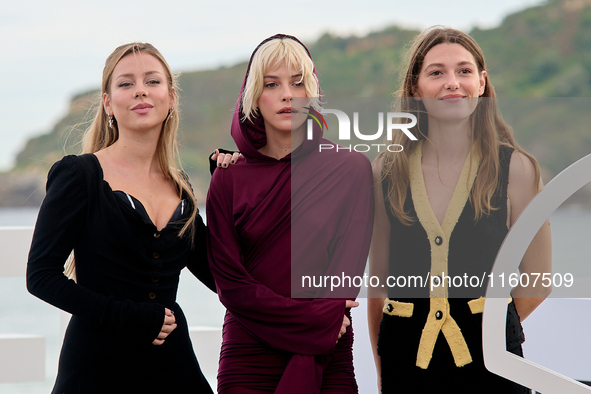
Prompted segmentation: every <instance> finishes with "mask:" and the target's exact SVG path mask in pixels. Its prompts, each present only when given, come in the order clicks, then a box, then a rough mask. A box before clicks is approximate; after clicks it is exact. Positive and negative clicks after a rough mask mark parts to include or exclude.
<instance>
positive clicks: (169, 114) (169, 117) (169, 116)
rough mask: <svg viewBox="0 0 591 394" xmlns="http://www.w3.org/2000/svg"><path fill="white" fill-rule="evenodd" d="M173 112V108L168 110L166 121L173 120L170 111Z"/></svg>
mask: <svg viewBox="0 0 591 394" xmlns="http://www.w3.org/2000/svg"><path fill="white" fill-rule="evenodd" d="M173 110H174V108H171V109H169V110H168V119H172V118H174V115H172V111H173Z"/></svg>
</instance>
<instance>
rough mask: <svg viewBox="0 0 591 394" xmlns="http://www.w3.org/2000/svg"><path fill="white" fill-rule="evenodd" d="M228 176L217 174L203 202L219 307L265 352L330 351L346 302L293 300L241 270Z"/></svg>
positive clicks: (240, 253)
mask: <svg viewBox="0 0 591 394" xmlns="http://www.w3.org/2000/svg"><path fill="white" fill-rule="evenodd" d="M230 173H231V171H216V173H215V174H214V176H213V178H212V181H211V185H210V188H209V192H208V196H207V220H208V227H209V231H210V237H209V240H210V248H209V252H210V253H209V256H210V265H211V271H212V273H213V276H214V278H215V281H216V285H217V289H218V295H219V298H220V301H221V302H222V304H224V306H226V308H227V309H228V310H229V311H230V312H231V313H232V315H233V316H234V317H235V318H236V320H237V321H238V322H239V323H240V324H241V325H242V326H243V327H245V328H246V329H247V330H248V331H250V333H251V334H253V335H255V336H256V337H258V338H259V339H261V340H262V341H264V342H266V343H267V344H269V345H270V346H272V347H274V348H276V349H279V350H283V351H287V352H291V353H297V354H306V355H326V354H331V353H332V352H333V351H334V348H335V345H336V342H337V337H338V334H339V331H340V328H341V326H342V323H343V317H344V314H345V301H344V300H337V299H314V300H309V299H292V298H289V297H284V296H282V295H279V294H277V293H275V292H274V291H272V290H271V289H269V288H268V287H267V286H265V285H264V284H262V283H260V282H258V281H257V280H255V279H254V278H253V277H252V276H251V275H250V273H249V272H248V271H247V270H246V268H245V267H244V264H243V255H242V252H241V249H240V239H239V236H238V233H237V231H236V228H235V226H234V219H233V206H232V205H233V196H232V191H231V188H230V187H228V188H226V187H225V185H224V183H226V182H227V181H226V180H228V178H229V177H230V176H231V175H230Z"/></svg>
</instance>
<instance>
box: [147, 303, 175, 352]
mask: <svg viewBox="0 0 591 394" xmlns="http://www.w3.org/2000/svg"><path fill="white" fill-rule="evenodd" d="M175 321H176V320H175V318H174V313H173V312H172V311H171V310H170V309H168V308H165V309H164V324H162V328H161V329H160V334H158V337H156V339H154V341H152V345H162V344H163V343H164V340H165V339H166V337H167V336H169V335H170V333H171V332H173V331H174V329H175V328H176V323H175Z"/></svg>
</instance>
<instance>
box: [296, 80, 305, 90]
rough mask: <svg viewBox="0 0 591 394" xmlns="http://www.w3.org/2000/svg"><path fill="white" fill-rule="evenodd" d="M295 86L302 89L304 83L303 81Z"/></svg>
mask: <svg viewBox="0 0 591 394" xmlns="http://www.w3.org/2000/svg"><path fill="white" fill-rule="evenodd" d="M295 86H297V87H300V88H301V87H302V86H304V82H303V81H299V82H296V83H295Z"/></svg>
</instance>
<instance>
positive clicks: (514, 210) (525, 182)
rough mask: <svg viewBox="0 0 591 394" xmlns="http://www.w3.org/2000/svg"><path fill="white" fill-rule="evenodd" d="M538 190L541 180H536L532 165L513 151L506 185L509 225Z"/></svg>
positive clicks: (524, 156)
mask: <svg viewBox="0 0 591 394" xmlns="http://www.w3.org/2000/svg"><path fill="white" fill-rule="evenodd" d="M540 189H542V182H541V179H536V168H535V166H534V163H533V162H532V161H531V160H530V158H529V157H527V156H526V155H524V154H523V153H521V152H519V151H517V150H515V151H514V152H513V154H512V155H511V162H510V164H509V184H508V185H507V197H508V200H509V201H508V202H509V216H510V217H509V220H510V223H509V224H510V225H513V223H514V222H515V220H517V218H518V217H519V215H520V214H521V212H522V211H523V209H524V208H525V207H526V206H527V204H529V202H530V201H531V200H532V198H534V196H535V195H536V194H537V192H538V190H540Z"/></svg>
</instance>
